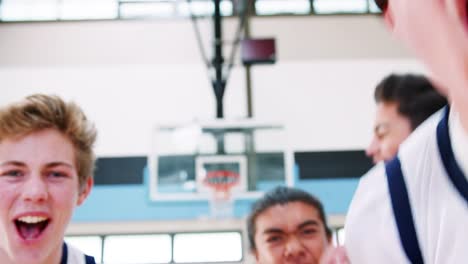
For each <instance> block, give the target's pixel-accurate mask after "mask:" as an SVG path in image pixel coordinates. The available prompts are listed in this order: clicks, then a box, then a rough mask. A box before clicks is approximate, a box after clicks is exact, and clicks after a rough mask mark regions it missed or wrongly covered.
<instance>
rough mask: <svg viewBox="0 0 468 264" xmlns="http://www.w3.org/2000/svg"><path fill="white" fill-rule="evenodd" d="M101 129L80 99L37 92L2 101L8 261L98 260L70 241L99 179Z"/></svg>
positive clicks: (0, 165)
mask: <svg viewBox="0 0 468 264" xmlns="http://www.w3.org/2000/svg"><path fill="white" fill-rule="evenodd" d="M95 139H96V130H95V128H94V126H93V124H91V123H90V122H89V120H88V119H87V118H86V116H85V115H84V113H83V111H82V110H81V109H80V108H79V107H78V106H77V105H76V104H74V103H67V102H64V101H63V100H62V99H60V98H59V97H57V96H49V95H39V94H36V95H32V96H28V97H26V98H25V99H23V100H21V101H19V102H17V103H13V104H11V105H9V106H6V107H2V108H0V234H1V236H0V259H1V261H0V262H1V263H2V264H13V263H15V264H20V263H21V264H23V263H35V264H58V263H61V264H84V263H86V264H91V263H95V262H94V258H93V257H90V256H86V255H84V254H83V253H81V252H80V251H78V250H77V249H75V248H73V247H71V246H69V245H67V244H66V243H65V242H64V233H65V229H66V227H67V225H68V223H69V222H70V219H71V216H72V213H73V211H74V209H75V208H76V206H78V205H80V204H82V203H83V202H84V200H85V199H86V197H87V196H88V195H89V193H90V191H91V188H92V185H93V170H94V162H95V156H94V152H93V144H94V142H95Z"/></svg>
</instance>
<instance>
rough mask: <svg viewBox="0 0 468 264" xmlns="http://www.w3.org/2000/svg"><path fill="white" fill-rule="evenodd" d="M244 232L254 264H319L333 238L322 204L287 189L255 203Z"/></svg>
mask: <svg viewBox="0 0 468 264" xmlns="http://www.w3.org/2000/svg"><path fill="white" fill-rule="evenodd" d="M247 231H248V238H249V244H250V249H251V252H252V253H253V255H254V256H255V260H256V263H257V264H285V263H294V264H301V263H303V264H306V263H307V264H318V263H320V259H321V257H322V255H323V253H324V252H325V250H326V249H327V247H329V246H330V244H331V239H332V233H331V230H330V229H329V228H328V226H327V221H326V218H325V213H324V210H323V206H322V204H321V202H320V201H319V200H318V199H317V198H315V197H314V196H312V195H311V194H309V193H307V192H305V191H302V190H299V189H295V188H290V187H277V188H275V189H273V190H271V191H269V192H267V193H266V194H265V195H264V196H263V197H262V198H260V199H259V200H258V201H256V202H255V203H254V205H253V206H252V210H251V213H250V215H249V217H248V219H247Z"/></svg>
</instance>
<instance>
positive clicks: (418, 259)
mask: <svg viewBox="0 0 468 264" xmlns="http://www.w3.org/2000/svg"><path fill="white" fill-rule="evenodd" d="M385 171H386V173H387V183H388V189H389V191H390V198H391V202H392V208H393V215H394V216H395V221H396V224H397V228H398V233H399V235H400V241H401V244H402V246H403V250H404V251H405V254H406V256H407V257H408V259H409V260H410V262H411V263H412V264H423V263H424V261H423V257H422V254H421V249H420V247H419V242H418V237H417V234H416V228H415V227H414V221H413V214H412V212H411V205H410V202H409V197H408V190H407V189H406V184H405V179H404V177H403V172H402V171H401V164H400V160H399V159H398V157H395V158H394V159H393V160H391V161H389V162H387V163H386V164H385Z"/></svg>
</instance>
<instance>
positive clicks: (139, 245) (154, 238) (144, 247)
mask: <svg viewBox="0 0 468 264" xmlns="http://www.w3.org/2000/svg"><path fill="white" fill-rule="evenodd" d="M171 253H172V239H171V236H170V235H168V234H164V235H115V236H106V237H105V238H104V259H103V262H104V263H113V264H119V263H121V264H130V263H131V264H137V263H169V262H170V261H171V259H172V256H171Z"/></svg>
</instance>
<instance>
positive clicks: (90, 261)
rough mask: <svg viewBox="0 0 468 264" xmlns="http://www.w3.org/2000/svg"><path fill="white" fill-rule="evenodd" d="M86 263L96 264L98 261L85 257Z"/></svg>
mask: <svg viewBox="0 0 468 264" xmlns="http://www.w3.org/2000/svg"><path fill="white" fill-rule="evenodd" d="M85 263H86V264H96V261H95V260H94V258H93V257H91V256H88V255H85Z"/></svg>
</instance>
